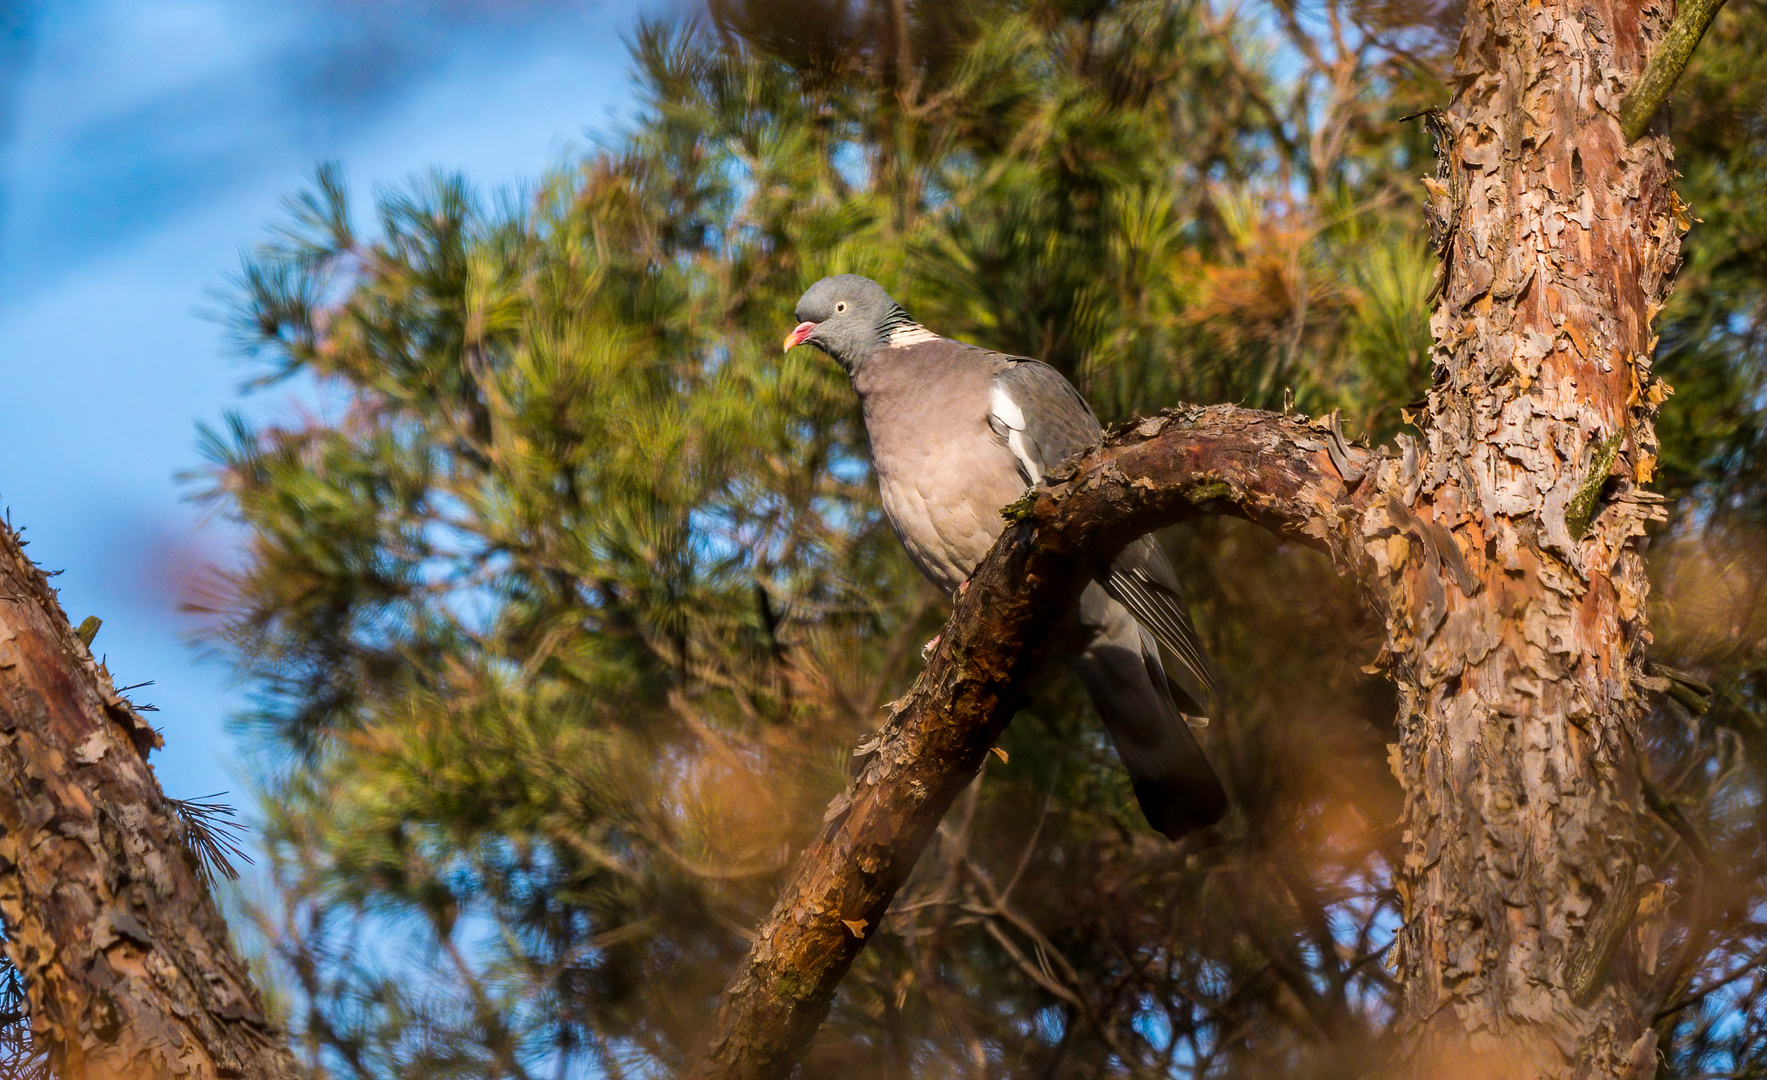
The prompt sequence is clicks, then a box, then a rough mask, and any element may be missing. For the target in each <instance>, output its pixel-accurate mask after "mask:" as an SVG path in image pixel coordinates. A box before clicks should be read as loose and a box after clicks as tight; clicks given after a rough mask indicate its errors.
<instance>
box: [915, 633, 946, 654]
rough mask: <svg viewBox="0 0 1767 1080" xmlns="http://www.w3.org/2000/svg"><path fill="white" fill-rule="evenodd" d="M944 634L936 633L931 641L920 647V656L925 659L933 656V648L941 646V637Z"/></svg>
mask: <svg viewBox="0 0 1767 1080" xmlns="http://www.w3.org/2000/svg"><path fill="white" fill-rule="evenodd" d="M944 636H945V635H944V634H934V635H933V639H932V640H931V641H929V642H927V643H926V644H925V645H922V646H921V647H920V658H921V659H922V660H925V659H927V658H928V657H930V656H932V654H933V650H934V649H936V648H938V647H939V639H940V638H942V637H944Z"/></svg>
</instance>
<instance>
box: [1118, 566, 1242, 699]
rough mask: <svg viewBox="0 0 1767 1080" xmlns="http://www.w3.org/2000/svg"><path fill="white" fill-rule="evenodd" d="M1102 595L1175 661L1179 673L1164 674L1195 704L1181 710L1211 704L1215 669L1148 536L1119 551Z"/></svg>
mask: <svg viewBox="0 0 1767 1080" xmlns="http://www.w3.org/2000/svg"><path fill="white" fill-rule="evenodd" d="M1104 591H1105V592H1107V593H1109V594H1110V595H1111V598H1112V599H1114V600H1115V601H1116V602H1117V603H1119V604H1122V605H1123V606H1124V607H1126V608H1128V609H1129V612H1130V613H1131V614H1132V615H1134V616H1135V621H1136V622H1139V623H1140V624H1141V625H1142V626H1145V627H1146V628H1147V629H1148V631H1149V632H1150V633H1152V634H1153V636H1154V637H1155V638H1157V639H1158V640H1159V643H1160V644H1161V645H1164V646H1165V647H1166V648H1167V649H1168V650H1169V651H1170V652H1171V654H1172V656H1173V658H1175V659H1176V660H1177V661H1178V670H1176V671H1168V672H1167V677H1168V678H1170V679H1171V680H1172V681H1173V682H1174V683H1176V684H1177V687H1178V689H1180V690H1182V691H1184V693H1185V695H1187V696H1188V697H1189V698H1190V699H1191V701H1190V703H1193V704H1194V708H1193V709H1186V710H1185V711H1187V712H1196V713H1203V714H1206V713H1207V711H1208V710H1209V707H1210V705H1211V703H1213V702H1214V701H1215V668H1214V665H1213V664H1211V663H1209V654H1208V653H1207V652H1204V651H1203V645H1202V641H1201V640H1200V639H1199V638H1198V637H1197V635H1196V627H1195V626H1194V625H1193V624H1192V623H1191V621H1190V612H1189V610H1188V609H1187V608H1186V606H1185V603H1184V594H1183V593H1182V592H1181V591H1179V588H1178V576H1177V575H1176V574H1174V573H1173V572H1172V564H1171V563H1169V562H1167V561H1166V553H1165V552H1163V551H1161V550H1160V546H1159V545H1158V544H1156V543H1154V539H1153V537H1151V536H1143V537H1141V538H1140V539H1139V540H1136V541H1134V542H1132V543H1131V544H1130V545H1129V546H1128V547H1126V548H1124V549H1123V553H1122V554H1121V555H1118V556H1117V561H1116V562H1114V563H1112V564H1111V572H1110V577H1108V578H1106V579H1105V581H1104Z"/></svg>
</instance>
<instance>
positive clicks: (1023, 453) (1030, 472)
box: [988, 382, 1043, 484]
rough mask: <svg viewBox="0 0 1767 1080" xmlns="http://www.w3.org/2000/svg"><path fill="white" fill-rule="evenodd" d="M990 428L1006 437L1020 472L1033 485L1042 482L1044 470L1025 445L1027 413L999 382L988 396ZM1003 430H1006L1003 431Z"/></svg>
mask: <svg viewBox="0 0 1767 1080" xmlns="http://www.w3.org/2000/svg"><path fill="white" fill-rule="evenodd" d="M988 426H989V427H991V428H993V429H994V430H995V432H996V433H998V434H1001V435H1004V436H1005V437H1006V445H1007V446H1008V447H1010V448H1011V449H1012V456H1013V457H1016V458H1018V464H1019V469H1020V471H1022V472H1023V473H1024V474H1025V475H1026V476H1028V477H1030V478H1031V483H1033V484H1035V483H1038V482H1039V481H1041V480H1042V479H1043V470H1042V469H1040V468H1038V467H1037V459H1036V458H1034V457H1032V456H1031V452H1030V449H1029V447H1027V446H1026V445H1025V411H1024V410H1023V409H1021V408H1019V406H1018V402H1016V401H1014V400H1012V395H1011V394H1008V393H1007V392H1006V387H1004V386H1002V385H1000V383H999V382H995V383H994V389H993V392H992V393H991V394H989V395H988ZM1001 428H1005V429H1006V430H1005V431H1001V430H1000V429H1001Z"/></svg>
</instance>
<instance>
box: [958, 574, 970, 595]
mask: <svg viewBox="0 0 1767 1080" xmlns="http://www.w3.org/2000/svg"><path fill="white" fill-rule="evenodd" d="M968 591H969V579H968V578H964V579H963V584H961V585H959V586H957V595H958V596H959V597H961V596H962V595H963V594H964V593H966V592H968Z"/></svg>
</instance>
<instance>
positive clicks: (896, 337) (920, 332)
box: [889, 323, 939, 349]
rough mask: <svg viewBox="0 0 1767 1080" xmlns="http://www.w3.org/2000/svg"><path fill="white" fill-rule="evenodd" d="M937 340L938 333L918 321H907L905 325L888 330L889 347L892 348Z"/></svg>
mask: <svg viewBox="0 0 1767 1080" xmlns="http://www.w3.org/2000/svg"><path fill="white" fill-rule="evenodd" d="M938 340H939V335H937V334H935V333H933V332H932V331H931V330H928V329H927V328H926V327H924V326H922V325H920V324H919V323H909V324H908V325H906V326H898V327H896V328H895V329H894V330H891V331H890V340H889V345H890V348H892V349H894V348H897V347H899V346H902V345H921V344H924V343H926V342H928V341H938Z"/></svg>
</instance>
